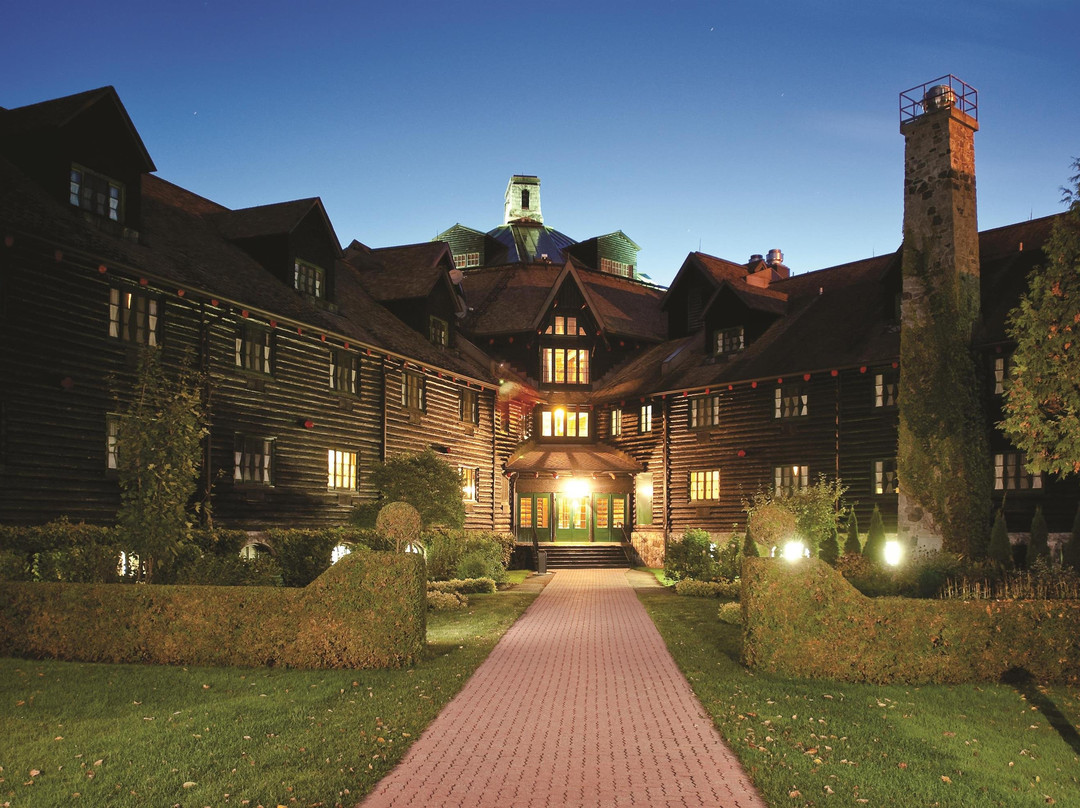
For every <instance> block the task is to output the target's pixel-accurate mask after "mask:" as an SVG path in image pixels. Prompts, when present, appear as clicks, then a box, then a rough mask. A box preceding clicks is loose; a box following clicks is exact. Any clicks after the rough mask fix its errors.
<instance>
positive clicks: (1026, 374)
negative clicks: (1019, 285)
mask: <svg viewBox="0 0 1080 808" xmlns="http://www.w3.org/2000/svg"><path fill="white" fill-rule="evenodd" d="M1072 167H1073V169H1074V170H1075V171H1076V174H1074V175H1073V176H1072V177H1070V178H1069V181H1070V183H1071V186H1072V187H1070V188H1062V201H1063V202H1064V203H1065V204H1066V205H1067V206H1068V210H1066V212H1065V213H1064V214H1063V215H1062V216H1061V217H1059V218H1058V219H1057V220H1056V221H1055V222H1054V226H1053V230H1052V231H1051V235H1050V240H1049V241H1048V242H1047V244H1046V247H1045V248H1044V252H1045V253H1046V258H1047V262H1046V264H1045V265H1044V266H1041V267H1038V268H1036V269H1035V270H1034V271H1032V273H1031V274H1030V275H1029V276H1028V290H1027V292H1026V293H1025V294H1024V296H1023V297H1022V298H1021V299H1020V305H1019V306H1018V307H1017V308H1016V309H1014V310H1013V311H1012V313H1011V314H1010V315H1009V323H1008V333H1009V336H1010V337H1011V338H1012V339H1013V340H1015V341H1016V350H1015V351H1014V352H1013V355H1012V369H1011V372H1010V374H1009V384H1008V386H1007V387H1006V389H1005V419H1004V420H1003V421H1002V422H1001V427H1002V429H1003V430H1004V431H1005V434H1006V435H1008V437H1009V439H1010V440H1011V441H1012V443H1013V444H1014V445H1015V446H1016V448H1018V449H1020V450H1021V451H1023V452H1024V457H1025V459H1026V462H1027V470H1028V471H1029V472H1031V473H1039V472H1047V473H1050V474H1055V475H1057V476H1059V477H1064V476H1065V475H1067V474H1072V473H1076V472H1080V158H1078V159H1076V160H1074V161H1073V164H1072Z"/></svg>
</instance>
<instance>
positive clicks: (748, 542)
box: [742, 520, 761, 558]
mask: <svg viewBox="0 0 1080 808" xmlns="http://www.w3.org/2000/svg"><path fill="white" fill-rule="evenodd" d="M742 554H743V558H757V557H758V556H760V555H761V553H760V552H759V551H758V546H757V539H755V538H754V533H753V531H752V530H751V528H750V521H749V520H747V522H746V538H745V539H744V540H743V548H742Z"/></svg>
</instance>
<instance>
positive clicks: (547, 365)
mask: <svg viewBox="0 0 1080 808" xmlns="http://www.w3.org/2000/svg"><path fill="white" fill-rule="evenodd" d="M541 359H542V360H543V367H542V371H543V380H544V383H545V384H588V383H589V351H588V349H586V348H542V349H541Z"/></svg>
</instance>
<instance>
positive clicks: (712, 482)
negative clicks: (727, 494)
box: [690, 469, 720, 502]
mask: <svg viewBox="0 0 1080 808" xmlns="http://www.w3.org/2000/svg"><path fill="white" fill-rule="evenodd" d="M717 499H720V470H719V469H707V470H703V471H691V472H690V501H691V502H705V501H710V500H717Z"/></svg>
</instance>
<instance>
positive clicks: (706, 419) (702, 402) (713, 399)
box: [689, 395, 720, 429]
mask: <svg viewBox="0 0 1080 808" xmlns="http://www.w3.org/2000/svg"><path fill="white" fill-rule="evenodd" d="M689 421H690V428H691V429H706V428H710V427H715V426H719V425H720V396H718V395H708V396H692V397H691V398H690V402H689Z"/></svg>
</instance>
